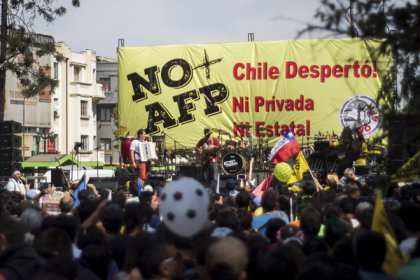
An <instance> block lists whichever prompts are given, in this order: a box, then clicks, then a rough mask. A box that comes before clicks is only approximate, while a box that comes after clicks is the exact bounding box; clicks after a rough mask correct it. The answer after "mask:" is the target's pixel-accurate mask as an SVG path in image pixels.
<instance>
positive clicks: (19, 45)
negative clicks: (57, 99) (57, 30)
mask: <svg viewBox="0 0 420 280" xmlns="http://www.w3.org/2000/svg"><path fill="white" fill-rule="evenodd" d="M59 2H60V1H57V0H1V7H2V18H1V25H2V29H1V32H2V33H3V34H2V37H1V42H0V45H2V46H5V48H4V47H2V49H1V52H0V85H1V87H0V120H3V117H4V116H3V111H4V105H5V104H4V101H5V73H6V71H10V72H11V73H12V74H13V75H15V76H16V77H17V78H18V80H19V81H20V83H21V85H22V93H23V94H24V95H25V96H34V95H38V94H40V93H41V92H42V91H48V92H49V93H50V94H51V93H53V92H54V88H55V87H56V86H57V81H56V80H54V79H52V78H51V77H50V75H49V72H50V71H49V70H50V69H48V67H45V65H44V66H42V65H41V64H40V62H39V59H40V58H42V57H43V56H46V55H53V56H54V57H55V58H56V59H57V60H58V61H61V60H62V59H63V56H62V55H61V54H58V53H57V52H56V49H55V42H54V39H53V38H52V37H50V36H44V35H38V34H36V32H35V31H34V30H33V25H34V20H35V19H37V18H42V19H43V20H45V21H46V22H53V21H54V20H55V19H56V18H58V17H61V16H63V15H64V14H65V12H66V8H65V7H64V6H62V5H60V3H59ZM71 4H72V5H73V6H74V7H79V6H80V1H79V0H72V1H71ZM4 35H5V36H4Z"/></svg>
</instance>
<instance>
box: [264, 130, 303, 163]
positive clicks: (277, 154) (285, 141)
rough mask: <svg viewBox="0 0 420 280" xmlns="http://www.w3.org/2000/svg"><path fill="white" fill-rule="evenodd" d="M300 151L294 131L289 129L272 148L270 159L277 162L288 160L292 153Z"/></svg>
mask: <svg viewBox="0 0 420 280" xmlns="http://www.w3.org/2000/svg"><path fill="white" fill-rule="evenodd" d="M299 152H300V146H299V144H298V142H297V141H296V139H295V135H294V134H293V131H291V130H289V131H287V132H286V133H285V134H284V135H282V136H281V137H280V139H279V141H277V143H276V145H275V146H274V147H273V149H271V152H270V160H271V161H272V162H274V163H275V164H277V163H279V162H282V161H286V160H287V159H288V158H290V157H291V156H292V155H295V154H297V153H299Z"/></svg>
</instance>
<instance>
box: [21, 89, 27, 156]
mask: <svg viewBox="0 0 420 280" xmlns="http://www.w3.org/2000/svg"><path fill="white" fill-rule="evenodd" d="M25 101H26V96H23V116H22V161H24V160H25Z"/></svg>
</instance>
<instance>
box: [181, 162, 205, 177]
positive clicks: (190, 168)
mask: <svg viewBox="0 0 420 280" xmlns="http://www.w3.org/2000/svg"><path fill="white" fill-rule="evenodd" d="M202 173H203V171H202V170H201V168H199V167H197V166H196V165H181V166H179V175H180V176H185V177H192V178H194V179H196V180H200V179H201V177H202Z"/></svg>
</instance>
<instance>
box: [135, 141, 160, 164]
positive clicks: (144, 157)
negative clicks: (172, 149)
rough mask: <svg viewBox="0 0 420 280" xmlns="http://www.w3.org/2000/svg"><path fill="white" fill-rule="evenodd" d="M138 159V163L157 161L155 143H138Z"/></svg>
mask: <svg viewBox="0 0 420 280" xmlns="http://www.w3.org/2000/svg"><path fill="white" fill-rule="evenodd" d="M138 152H139V157H140V161H148V160H157V159H158V156H157V153H156V143H155V142H140V143H139V150H138Z"/></svg>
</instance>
